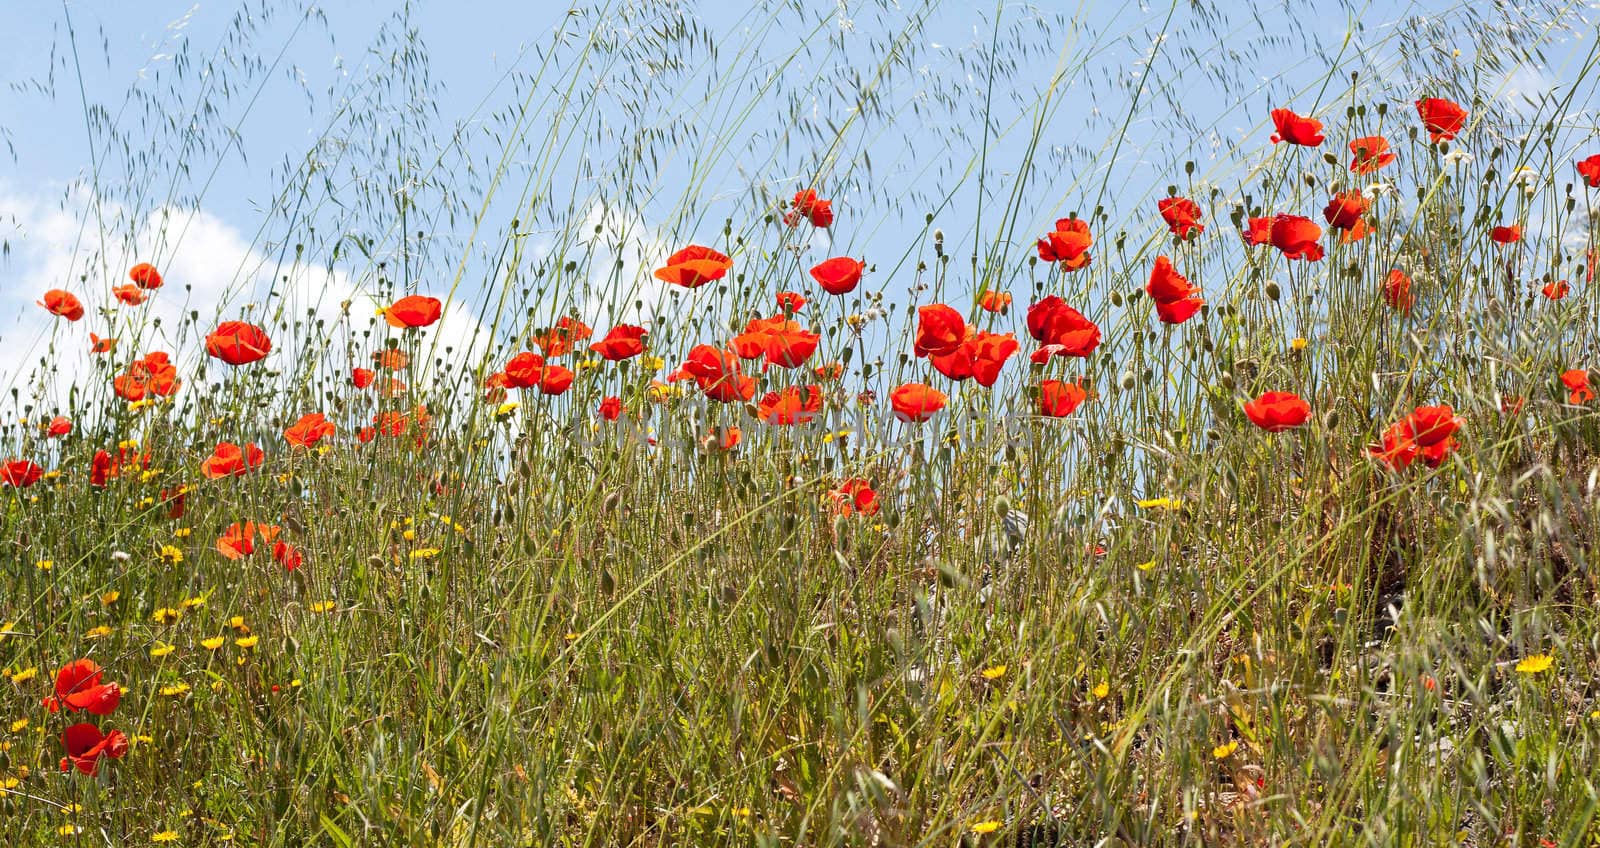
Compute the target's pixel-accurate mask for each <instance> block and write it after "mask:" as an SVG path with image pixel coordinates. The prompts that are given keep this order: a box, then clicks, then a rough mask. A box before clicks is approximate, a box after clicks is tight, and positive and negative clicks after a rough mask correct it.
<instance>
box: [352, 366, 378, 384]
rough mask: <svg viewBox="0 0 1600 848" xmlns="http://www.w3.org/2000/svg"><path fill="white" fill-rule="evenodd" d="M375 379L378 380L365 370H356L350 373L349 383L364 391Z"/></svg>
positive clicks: (374, 375) (375, 375)
mask: <svg viewBox="0 0 1600 848" xmlns="http://www.w3.org/2000/svg"><path fill="white" fill-rule="evenodd" d="M376 379H378V375H377V374H375V373H373V372H372V371H369V370H368V369H366V368H356V369H353V370H351V372H350V382H351V384H352V385H354V386H355V387H356V388H358V389H364V388H366V387H368V386H370V385H372V381H373V380H376Z"/></svg>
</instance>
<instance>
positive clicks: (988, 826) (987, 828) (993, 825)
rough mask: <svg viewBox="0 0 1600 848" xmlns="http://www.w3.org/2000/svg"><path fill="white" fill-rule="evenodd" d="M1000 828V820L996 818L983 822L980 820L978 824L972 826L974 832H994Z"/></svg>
mask: <svg viewBox="0 0 1600 848" xmlns="http://www.w3.org/2000/svg"><path fill="white" fill-rule="evenodd" d="M999 829H1000V822H998V821H995V820H994V819H989V820H988V821H981V822H978V823H977V824H975V825H973V826H972V832H973V833H980V834H981V833H994V832H995V831H997V830H999Z"/></svg>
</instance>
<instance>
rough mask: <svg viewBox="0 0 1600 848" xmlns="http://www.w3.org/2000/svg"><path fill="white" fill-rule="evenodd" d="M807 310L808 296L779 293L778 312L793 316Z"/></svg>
mask: <svg viewBox="0 0 1600 848" xmlns="http://www.w3.org/2000/svg"><path fill="white" fill-rule="evenodd" d="M805 308H806V296H805V295H803V294H801V293H799V292H792V291H781V292H778V310H779V311H780V312H783V313H785V314H788V315H793V314H794V313H796V312H799V311H800V310H802V309H805Z"/></svg>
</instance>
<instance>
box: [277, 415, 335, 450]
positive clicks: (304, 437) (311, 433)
mask: <svg viewBox="0 0 1600 848" xmlns="http://www.w3.org/2000/svg"><path fill="white" fill-rule="evenodd" d="M334 432H335V429H334V426H333V422H332V421H329V420H328V419H327V416H325V415H323V414H322V413H320V412H312V413H309V414H307V415H302V416H300V420H299V421H296V422H294V423H293V424H291V425H289V427H288V429H286V430H284V431H283V438H284V439H285V440H286V441H288V442H289V444H291V445H293V446H295V447H300V448H309V447H312V446H314V445H316V443H317V442H320V441H322V440H323V439H325V438H327V437H329V436H332V435H333V434H334Z"/></svg>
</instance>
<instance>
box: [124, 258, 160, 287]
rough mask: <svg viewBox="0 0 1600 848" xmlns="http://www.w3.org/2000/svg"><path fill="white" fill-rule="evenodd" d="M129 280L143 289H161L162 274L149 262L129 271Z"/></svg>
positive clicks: (141, 263)
mask: <svg viewBox="0 0 1600 848" xmlns="http://www.w3.org/2000/svg"><path fill="white" fill-rule="evenodd" d="M128 279H130V280H132V281H133V283H134V285H136V286H138V287H139V288H141V289H159V288H161V272H160V271H157V270H156V266H154V265H151V264H150V263H149V262H140V263H139V264H137V265H135V266H133V267H132V268H129V269H128Z"/></svg>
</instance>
